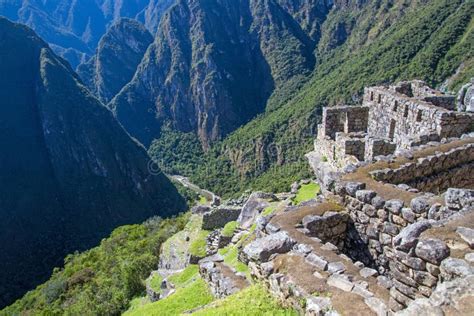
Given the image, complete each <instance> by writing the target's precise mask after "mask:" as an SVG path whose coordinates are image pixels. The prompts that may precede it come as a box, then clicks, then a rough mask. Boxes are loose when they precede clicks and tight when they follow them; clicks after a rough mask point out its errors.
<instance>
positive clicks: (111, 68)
mask: <svg viewBox="0 0 474 316" xmlns="http://www.w3.org/2000/svg"><path fill="white" fill-rule="evenodd" d="M152 42H153V36H152V35H151V34H150V32H148V31H147V30H146V28H145V27H144V26H143V25H141V24H140V23H139V22H137V21H135V20H131V19H126V18H122V19H120V20H119V21H118V22H117V23H115V24H114V25H112V26H111V27H110V28H109V30H108V31H107V33H106V34H105V35H104V36H103V37H102V39H101V40H100V42H99V47H98V48H97V50H96V54H95V55H94V56H93V57H92V58H91V59H89V60H88V61H87V62H86V63H84V64H81V65H79V67H78V68H77V73H78V74H79V76H80V77H81V78H82V80H83V82H84V83H86V85H87V86H88V87H89V90H90V91H91V92H93V93H94V94H95V95H96V96H97V97H98V98H99V100H101V101H102V102H104V103H108V102H109V101H110V100H111V99H112V98H113V97H114V96H115V95H116V94H117V93H118V92H119V91H120V90H121V89H122V88H123V87H124V86H125V85H126V84H127V83H128V82H129V81H130V80H131V79H132V77H133V74H134V73H135V71H136V69H137V66H138V64H139V63H140V61H141V59H142V58H143V56H144V55H145V51H146V49H147V48H148V46H149V45H150V44H151V43H152Z"/></svg>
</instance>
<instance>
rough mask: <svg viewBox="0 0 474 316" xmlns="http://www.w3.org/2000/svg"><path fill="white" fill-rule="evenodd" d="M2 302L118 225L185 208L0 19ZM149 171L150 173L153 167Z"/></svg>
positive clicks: (31, 37)
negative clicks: (68, 255) (66, 257)
mask: <svg viewBox="0 0 474 316" xmlns="http://www.w3.org/2000/svg"><path fill="white" fill-rule="evenodd" d="M0 47H1V49H0V73H2V74H3V75H2V76H1V78H0V99H1V100H2V101H1V106H0V130H1V133H0V145H1V146H2V148H3V149H2V154H1V155H0V183H1V184H2V185H1V187H0V201H1V203H0V240H1V243H0V260H1V262H2V269H1V270H0V280H2V282H1V287H0V305H2V306H4V305H5V304H8V303H11V302H12V300H13V299H16V298H18V297H19V296H20V295H22V294H23V293H24V292H25V291H26V290H29V289H31V288H32V287H33V286H34V285H37V284H39V283H41V282H42V281H44V280H45V279H46V278H47V277H48V275H49V274H50V273H51V270H52V268H53V267H55V266H60V265H61V264H62V262H63V259H64V257H65V256H66V255H67V254H69V253H71V252H73V251H76V250H84V249H87V248H89V247H91V246H94V245H96V244H97V243H98V242H99V241H100V239H101V238H103V237H105V236H107V235H108V234H109V233H110V232H111V231H112V229H114V228H115V227H117V226H120V225H124V224H128V223H138V222H142V221H144V220H145V219H147V218H149V217H152V216H154V215H162V216H168V215H172V214H176V213H178V212H180V211H182V210H184V208H185V203H184V200H183V199H182V197H181V196H180V195H179V194H178V192H177V191H176V189H175V188H174V186H173V185H172V184H171V183H170V182H169V180H168V179H167V178H166V177H165V176H164V175H163V174H162V173H158V174H156V173H153V174H152V173H150V171H149V170H148V163H149V161H150V159H149V157H148V155H147V153H146V151H145V149H144V148H143V147H142V146H141V145H140V144H139V143H137V142H136V141H134V140H133V139H131V138H130V137H129V135H128V134H127V133H126V132H125V130H124V129H123V128H122V127H121V126H120V125H119V124H118V123H117V121H116V120H115V119H114V117H113V115H112V113H111V112H110V111H109V110H108V109H107V108H106V107H105V106H104V105H102V104H101V103H100V102H99V101H98V100H97V99H96V98H94V97H93V96H92V95H91V94H90V92H88V91H87V89H86V88H85V87H84V86H83V85H82V83H81V82H80V80H79V78H78V77H77V75H76V74H75V73H74V72H73V70H72V69H71V68H70V66H69V65H68V64H67V63H66V62H65V61H64V60H62V59H61V58H59V57H57V56H56V55H55V54H54V53H53V52H52V50H51V49H50V48H49V47H48V45H47V44H46V43H45V42H43V41H42V40H41V39H40V38H39V37H37V36H36V34H35V33H34V32H33V31H31V30H30V29H28V28H27V27H25V26H22V25H19V24H13V23H12V22H9V21H8V20H6V19H4V18H0ZM155 171H156V170H155Z"/></svg>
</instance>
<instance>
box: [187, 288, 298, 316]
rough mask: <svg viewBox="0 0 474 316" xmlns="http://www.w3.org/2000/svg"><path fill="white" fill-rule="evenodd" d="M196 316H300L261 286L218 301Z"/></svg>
mask: <svg viewBox="0 0 474 316" xmlns="http://www.w3.org/2000/svg"><path fill="white" fill-rule="evenodd" d="M193 315H196V316H213V315H216V316H221V315H285V316H286V315H295V316H296V315H298V313H297V312H296V311H294V310H292V309H285V308H283V307H281V306H280V305H279V304H278V301H277V300H276V299H275V298H274V297H273V296H271V295H270V293H268V291H267V289H266V288H265V287H264V286H263V285H261V284H256V285H252V286H250V287H248V288H246V289H244V290H242V291H240V292H238V293H236V294H234V295H231V296H228V297H226V298H225V299H222V300H219V301H216V302H215V303H213V304H212V305H211V306H209V307H207V308H204V309H202V310H199V311H197V312H196V313H194V314H193Z"/></svg>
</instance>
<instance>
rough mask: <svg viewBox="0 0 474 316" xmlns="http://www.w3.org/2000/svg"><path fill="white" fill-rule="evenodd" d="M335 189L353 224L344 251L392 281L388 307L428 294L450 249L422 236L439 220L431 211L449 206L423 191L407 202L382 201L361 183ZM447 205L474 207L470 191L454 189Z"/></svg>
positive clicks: (452, 208) (454, 210) (456, 208)
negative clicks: (429, 197)
mask: <svg viewBox="0 0 474 316" xmlns="http://www.w3.org/2000/svg"><path fill="white" fill-rule="evenodd" d="M336 191H337V194H339V195H341V196H343V197H344V204H345V206H346V208H347V211H348V212H349V215H350V218H351V219H352V221H353V228H354V231H353V232H351V231H350V227H351V226H350V225H349V226H348V228H349V229H348V231H347V239H346V246H347V248H346V249H345V251H344V252H345V253H346V254H348V255H349V256H350V257H351V258H353V260H359V261H362V262H363V263H364V264H365V265H366V266H371V267H373V268H376V269H377V270H378V272H379V273H380V274H383V275H385V276H388V277H389V278H390V279H391V280H392V282H393V287H392V288H391V290H390V296H391V298H390V302H389V305H390V306H389V307H390V308H391V309H392V310H394V311H398V310H401V309H403V308H405V307H406V306H408V304H410V302H412V301H413V300H414V299H416V298H420V297H429V296H430V295H431V293H432V291H433V289H434V288H435V287H436V285H437V284H438V281H440V278H439V275H440V264H441V262H442V260H443V259H445V258H446V257H448V256H449V254H450V251H449V248H448V247H447V245H446V244H445V243H444V242H443V241H441V240H439V239H433V238H420V235H421V234H422V233H423V232H424V231H425V230H427V229H430V228H431V227H434V226H435V225H437V222H436V221H435V220H432V219H429V218H431V217H433V215H432V214H433V213H434V212H439V211H440V209H442V211H441V212H448V207H447V206H441V205H440V204H437V203H433V202H430V200H429V199H428V197H424V196H419V197H416V198H414V199H413V200H412V201H411V202H410V205H405V203H404V202H403V201H402V200H388V201H385V200H384V199H383V198H382V197H380V196H379V195H377V194H376V193H375V192H374V191H371V190H366V189H365V184H363V183H355V182H349V183H345V184H340V185H338V187H337V188H336ZM335 193H336V192H335ZM446 204H447V205H449V208H450V210H449V212H448V213H449V214H451V215H452V214H454V213H457V212H459V211H460V210H462V209H468V208H470V210H472V206H473V205H474V191H472V190H459V189H452V190H450V193H449V194H447V196H446Z"/></svg>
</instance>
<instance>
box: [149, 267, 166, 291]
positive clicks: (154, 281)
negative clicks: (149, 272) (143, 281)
mask: <svg viewBox="0 0 474 316" xmlns="http://www.w3.org/2000/svg"><path fill="white" fill-rule="evenodd" d="M162 282H163V278H162V277H161V275H160V274H159V273H156V272H155V273H153V276H152V277H151V280H150V287H151V288H152V289H153V290H154V291H155V292H157V293H159V292H161V283H162Z"/></svg>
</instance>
